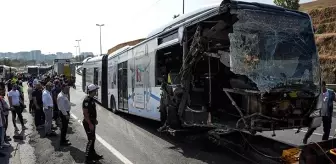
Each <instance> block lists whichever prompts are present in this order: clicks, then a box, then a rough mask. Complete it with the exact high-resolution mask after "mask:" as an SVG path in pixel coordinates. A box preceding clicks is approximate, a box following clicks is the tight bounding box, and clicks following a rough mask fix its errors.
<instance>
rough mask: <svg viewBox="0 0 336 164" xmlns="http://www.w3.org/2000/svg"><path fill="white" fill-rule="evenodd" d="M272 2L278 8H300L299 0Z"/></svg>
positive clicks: (276, 0) (275, 0) (277, 0)
mask: <svg viewBox="0 0 336 164" xmlns="http://www.w3.org/2000/svg"><path fill="white" fill-rule="evenodd" d="M273 2H274V3H275V4H276V5H278V6H281V7H284V8H287V9H291V10H298V9H299V8H300V4H299V3H300V0H274V1H273Z"/></svg>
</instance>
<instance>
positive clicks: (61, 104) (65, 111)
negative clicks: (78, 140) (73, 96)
mask: <svg viewBox="0 0 336 164" xmlns="http://www.w3.org/2000/svg"><path fill="white" fill-rule="evenodd" d="M61 89H62V90H61V92H60V93H59V94H58V96H57V105H58V108H59V110H60V117H61V119H62V128H61V140H60V145H62V146H69V145H71V143H70V142H69V140H67V139H66V133H67V130H68V125H69V120H70V109H71V105H70V101H69V99H68V97H67V96H66V95H67V94H68V93H69V86H68V85H67V84H63V85H62V87H61Z"/></svg>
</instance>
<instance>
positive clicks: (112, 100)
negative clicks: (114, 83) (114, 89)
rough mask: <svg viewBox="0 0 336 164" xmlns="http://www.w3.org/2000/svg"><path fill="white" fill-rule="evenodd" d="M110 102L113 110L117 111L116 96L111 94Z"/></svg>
mask: <svg viewBox="0 0 336 164" xmlns="http://www.w3.org/2000/svg"><path fill="white" fill-rule="evenodd" d="M110 104H111V110H112V112H113V113H117V112H118V111H117V109H116V104H115V100H114V97H113V96H111V98H110Z"/></svg>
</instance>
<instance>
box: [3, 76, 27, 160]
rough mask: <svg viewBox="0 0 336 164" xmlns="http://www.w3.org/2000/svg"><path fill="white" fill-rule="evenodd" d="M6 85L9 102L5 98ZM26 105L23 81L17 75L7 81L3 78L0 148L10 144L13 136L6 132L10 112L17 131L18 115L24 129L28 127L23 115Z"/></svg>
mask: <svg viewBox="0 0 336 164" xmlns="http://www.w3.org/2000/svg"><path fill="white" fill-rule="evenodd" d="M6 85H7V92H8V93H7V97H8V103H7V101H6V100H5V96H6ZM25 107H26V106H25V104H24V92H23V85H22V81H21V80H19V79H17V78H15V77H14V78H12V79H10V80H8V81H6V82H5V81H4V80H3V79H2V80H1V82H0V149H3V148H6V147H9V146H10V144H9V141H11V138H10V137H9V136H8V135H7V133H6V132H7V128H8V122H9V119H8V115H9V112H11V113H12V122H13V126H14V128H15V131H19V128H18V127H17V125H16V116H17V117H18V118H19V121H20V123H21V128H22V130H25V129H27V128H26V126H25V125H24V121H23V117H22V112H23V110H24V108H25ZM0 156H4V154H0Z"/></svg>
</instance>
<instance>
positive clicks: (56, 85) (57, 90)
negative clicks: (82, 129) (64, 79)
mask: <svg viewBox="0 0 336 164" xmlns="http://www.w3.org/2000/svg"><path fill="white" fill-rule="evenodd" d="M60 92H61V87H60V82H59V81H58V80H55V81H54V88H53V89H52V90H51V95H52V98H53V102H54V111H53V114H54V117H53V119H54V120H55V123H56V124H57V125H59V124H60V122H59V119H58V118H59V114H60V113H59V109H58V105H57V96H58V94H59V93H60Z"/></svg>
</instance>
